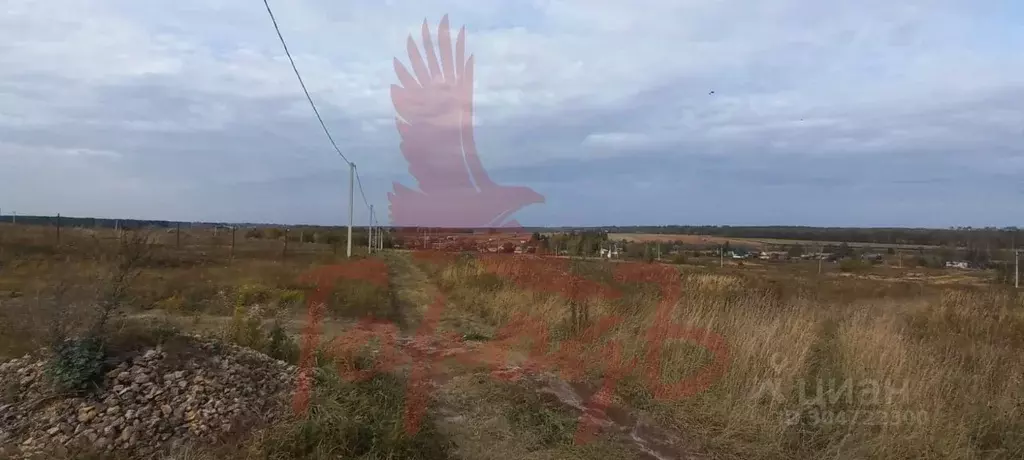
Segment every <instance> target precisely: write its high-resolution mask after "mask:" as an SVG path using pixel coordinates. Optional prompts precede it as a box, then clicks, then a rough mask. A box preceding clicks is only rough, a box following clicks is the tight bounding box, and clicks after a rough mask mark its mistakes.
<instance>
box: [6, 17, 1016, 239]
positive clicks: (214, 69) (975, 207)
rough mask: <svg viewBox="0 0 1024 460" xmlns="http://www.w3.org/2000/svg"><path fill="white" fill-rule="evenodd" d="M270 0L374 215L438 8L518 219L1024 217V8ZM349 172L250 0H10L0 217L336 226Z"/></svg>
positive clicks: (394, 171)
mask: <svg viewBox="0 0 1024 460" xmlns="http://www.w3.org/2000/svg"><path fill="white" fill-rule="evenodd" d="M270 3H271V6H272V7H273V8H274V13H275V15H276V16H277V19H278V21H279V24H280V26H281V30H282V33H283V34H284V36H285V38H286V39H287V41H288V44H289V47H290V48H291V50H292V53H293V55H294V57H295V59H296V63H297V65H298V67H299V70H300V71H301V72H302V74H303V77H304V79H305V81H306V84H307V86H308V88H309V90H310V92H311V94H312V97H313V98H314V100H316V101H317V103H318V105H319V108H320V110H321V112H322V114H323V115H324V119H325V121H326V123H327V125H328V127H329V128H330V129H331V131H332V134H333V135H334V137H335V138H336V139H337V140H338V143H339V145H340V146H341V148H342V150H343V151H344V152H345V154H346V155H347V156H348V157H349V158H350V159H352V160H353V161H355V162H356V163H357V164H358V168H359V170H360V176H361V181H362V183H363V186H364V190H365V192H366V196H367V199H368V200H369V202H370V203H372V204H374V205H375V207H376V208H377V209H385V210H386V209H387V204H388V199H387V196H386V193H387V192H388V191H390V190H391V189H392V184H393V182H395V181H398V182H401V183H403V184H405V185H407V186H409V187H416V181H415V179H413V178H412V176H410V173H409V170H408V165H407V164H406V162H405V159H404V158H403V156H402V154H401V152H400V150H399V142H400V138H399V136H398V133H397V130H396V128H395V124H394V116H395V110H394V108H393V106H392V102H391V98H390V93H389V90H390V89H389V88H390V85H391V84H394V83H398V81H397V77H396V75H395V70H394V68H393V66H392V59H393V58H395V57H398V58H399V59H400V60H401V61H403V62H408V55H407V54H406V38H407V37H408V36H409V34H413V36H414V37H415V38H416V39H417V41H418V42H419V41H420V40H419V29H420V27H421V25H422V22H423V21H424V20H425V19H426V20H427V21H428V22H429V24H430V26H431V28H435V27H436V25H437V23H438V21H439V20H440V19H441V17H442V16H443V15H445V14H448V15H449V18H450V20H451V23H452V26H453V28H458V27H460V26H463V25H465V27H466V29H467V36H468V39H467V45H466V46H467V54H469V53H471V54H473V56H474V59H475V80H476V81H475V95H474V99H475V110H476V113H475V115H476V117H475V125H476V142H477V149H478V151H479V152H480V156H481V159H482V161H483V164H484V166H485V167H486V168H487V170H488V172H489V173H490V175H491V177H492V179H494V180H495V181H496V182H498V183H500V184H507V185H522V186H528V187H530V188H532V189H534V190H536V191H537V192H539V193H541V194H542V195H544V196H545V198H546V202H545V203H544V204H537V205H531V206H529V207H527V208H525V209H523V210H522V211H520V212H519V213H517V214H516V216H515V217H516V218H517V219H518V220H519V221H520V222H521V223H522V224H523V225H603V224H622V225H628V224H730V225H743V224H750V225H766V224H794V225H795V224H802V225H851V226H890V225H898V226H939V227H944V226H950V225H975V226H980V225H999V226H1003V225H1022V224H1024V27H1021V26H1020V24H1022V23H1024V2H1019V1H1011V0H1005V1H995V0H981V1H967V0H961V1H951V0H903V1H899V2H890V1H882V0H858V1H853V0H835V1H828V2H822V1H815V0H763V1H757V2H751V1H746V0H631V1H621V0H619V1H611V0H520V1H508V0H502V1H497V0H493V1H480V0H448V1H440V0H345V1H335V0H330V1H328V0H271V2H270ZM712 91H713V92H714V93H713V94H711V92H712ZM347 175H348V174H347V168H346V166H345V163H344V162H343V161H342V160H341V159H340V158H339V157H338V156H337V154H336V153H335V152H334V151H333V149H332V148H331V146H330V144H329V143H328V141H327V139H326V138H325V136H324V135H323V132H322V130H321V128H320V126H319V124H318V122H317V121H316V119H315V117H314V115H313V113H312V110H311V109H310V107H309V105H308V102H307V101H306V100H305V97H304V96H303V94H302V92H301V88H300V87H299V85H298V82H297V81H296V79H295V75H294V74H293V73H292V70H291V67H289V64H288V61H287V58H286V57H285V55H284V52H283V50H282V48H281V45H280V42H278V39H277V36H276V35H275V33H274V29H273V26H272V24H271V22H270V19H269V17H268V15H267V12H266V9H265V8H264V6H263V4H262V3H261V2H260V1H258V0H247V1H242V0H174V1H168V0H159V1H158V0H153V1H145V2H143V1H137V0H103V1H101V0H93V1H88V0H46V1H42V0H38V1H26V0H8V1H6V2H5V9H4V10H3V11H0V211H2V212H3V213H4V214H9V213H10V212H11V211H17V212H18V213H19V214H55V213H58V212H59V213H61V214H63V215H78V216H105V217H134V218H152V219H172V220H213V221H260V222H279V223H313V224H338V223H342V222H344V221H346V220H347V189H348V184H347ZM357 201H358V202H360V203H361V201H362V200H361V199H357ZM366 214H367V213H366V211H365V209H363V206H361V205H360V206H357V207H356V218H357V219H359V220H357V221H365V219H366V217H365V216H366Z"/></svg>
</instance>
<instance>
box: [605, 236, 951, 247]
mask: <svg viewBox="0 0 1024 460" xmlns="http://www.w3.org/2000/svg"><path fill="white" fill-rule="evenodd" d="M608 239H610V240H615V241H619V240H625V241H629V242H640V243H644V242H664V243H670V242H677V241H678V242H682V243H683V244H692V245H708V246H712V245H721V244H725V243H727V242H728V243H730V244H734V245H735V244H744V243H745V244H749V245H753V246H757V247H763V246H766V245H772V246H789V245H794V244H799V245H802V246H807V247H811V248H814V247H817V246H821V245H833V246H839V245H840V244H843V242H842V241H809V240H781V239H776V238H732V237H724V236H711V235H668V234H656V233H610V234H608ZM847 244H848V245H849V246H850V247H852V248H877V249H888V248H893V249H907V250H910V249H931V248H934V246H923V245H909V244H883V243H858V242H848V243H847Z"/></svg>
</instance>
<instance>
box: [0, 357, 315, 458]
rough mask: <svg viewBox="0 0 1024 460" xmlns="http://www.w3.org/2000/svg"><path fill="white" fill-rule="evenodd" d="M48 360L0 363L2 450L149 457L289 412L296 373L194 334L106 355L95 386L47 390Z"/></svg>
mask: <svg viewBox="0 0 1024 460" xmlns="http://www.w3.org/2000/svg"><path fill="white" fill-rule="evenodd" d="M46 364H47V358H46V357H45V356H26V357H24V358H21V359H16V360H12V361H8V362H5V363H2V364H0V458H4V457H13V458H35V457H38V458H52V457H54V456H64V455H68V454H69V453H75V452H83V451H91V452H98V453H101V452H109V453H121V454H124V455H127V456H129V457H131V458H151V457H153V456H155V455H157V454H159V453H161V452H167V451H170V450H173V449H175V448H178V447H182V446H186V445H187V446H202V445H213V444H215V443H218V442H224V441H225V440H230V439H238V436H240V435H243V434H244V433H247V432H249V430H252V429H255V428H259V427H265V426H269V425H270V424H273V423H275V422H277V421H280V420H282V419H283V418H284V417H287V416H288V402H289V398H290V397H291V396H292V394H293V391H294V386H295V377H296V368H295V366H291V365H288V364H287V363H284V362H282V361H277V360H275V359H273V358H271V357H269V356H266V355H264V354H261V353H258V352H256V351H253V350H251V349H248V348H242V347H237V346H234V345H227V344H222V343H219V342H216V341H209V340H204V339H201V338H197V337H189V338H188V344H187V346H185V347H174V349H169V348H163V347H157V348H151V349H148V350H140V351H138V352H137V353H134V354H133V356H128V357H124V358H123V359H122V360H121V361H120V362H119V363H116V364H115V363H111V364H110V366H109V369H110V370H109V371H108V372H106V374H105V375H104V377H103V378H102V381H101V382H99V383H97V384H96V385H95V388H93V389H92V390H91V391H87V392H85V393H84V394H78V395H75V396H69V395H62V394H56V393H54V390H53V387H52V385H51V383H50V382H49V379H48V378H47V375H46V372H45V370H46ZM5 401H6V403H5Z"/></svg>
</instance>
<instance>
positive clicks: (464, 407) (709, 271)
mask: <svg viewBox="0 0 1024 460" xmlns="http://www.w3.org/2000/svg"><path fill="white" fill-rule="evenodd" d="M135 236H138V235H135ZM135 236H131V235H130V236H129V237H127V238H126V239H124V240H122V239H120V238H119V236H118V235H117V234H115V233H113V232H110V231H106V232H104V231H94V230H90V231H82V230H66V231H65V232H64V234H62V235H61V243H60V245H57V244H56V243H55V241H56V239H55V237H54V235H53V234H52V229H50V228H40V227H26V226H10V225H6V226H0V359H7V358H12V357H17V356H21V355H22V354H24V353H26V352H29V351H32V350H35V349H38V348H40V347H45V346H47V345H48V344H50V343H52V342H53V340H54V337H55V336H65V335H69V334H70V335H74V334H75V333H76V332H80V331H82V330H84V328H85V327H86V326H87V325H88V324H90V322H91V321H92V320H93V317H94V316H95V315H96V314H97V311H98V310H97V308H96V305H97V304H99V303H102V302H103V301H104V299H108V298H110V296H111V292H114V291H117V292H120V291H118V289H115V288H116V287H118V286H121V288H123V291H124V292H123V295H120V297H118V298H119V299H120V301H119V305H118V309H117V310H118V315H117V317H116V318H115V319H114V320H113V322H112V324H113V326H112V327H111V328H110V329H111V332H109V333H110V334H111V335H120V336H121V339H120V340H121V341H122V342H124V341H126V340H137V341H139V342H140V343H141V342H145V341H146V340H147V339H146V338H145V337H146V335H147V334H149V335H153V334H156V332H154V331H166V330H174V331H192V332H202V333H205V334H208V335H214V336H217V337H220V338H222V339H223V340H226V341H231V342H234V343H239V344H242V345H245V346H250V347H252V348H255V349H258V350H261V351H264V352H267V353H268V354H272V355H273V356H275V357H279V358H280V359H284V360H288V361H291V362H293V363H294V362H297V360H298V356H299V349H298V347H299V345H298V344H299V343H300V340H299V338H300V337H299V336H300V334H301V331H302V328H303V326H304V325H305V324H306V323H307V321H308V308H307V305H306V302H305V301H306V300H308V299H307V298H306V296H307V294H308V293H309V292H310V289H311V287H312V284H311V281H310V279H309V277H308V276H304V275H307V274H309V273H311V272H313V273H316V272H317V271H318V270H321V271H322V270H327V271H334V272H346V270H347V272H346V273H349V274H353V273H355V274H360V273H357V272H360V271H368V270H377V269H378V268H375V267H385V268H379V269H381V270H384V271H386V272H387V273H386V274H385V278H384V279H386V280H387V281H386V283H385V284H384V285H377V284H373V283H367V282H360V281H356V280H352V279H345V278H344V277H342V278H341V279H339V282H338V284H336V285H335V287H334V288H333V289H332V290H331V292H330V295H328V296H326V297H325V298H324V303H325V311H326V312H327V317H326V318H325V322H324V327H323V334H324V335H325V336H327V337H326V339H329V338H331V337H348V336H351V335H352V334H353V330H354V329H353V328H354V327H355V323H356V321H357V320H358V319H360V318H363V317H365V316H366V315H370V314H372V315H373V316H375V317H378V318H384V319H387V320H388V321H390V322H391V323H392V324H394V325H395V328H394V330H395V332H394V333H395V334H397V335H398V336H400V338H401V340H400V342H401V343H407V345H403V347H404V348H403V350H406V351H405V352H408V353H412V354H413V355H416V353H417V352H414V351H413V350H421V349H429V350H430V351H429V352H427V351H423V352H422V353H421V355H422V356H434V357H435V358H431V359H432V360H433V361H431V362H432V363H433V364H431V370H432V372H430V373H429V377H427V378H426V381H427V382H429V385H428V386H429V387H430V388H431V390H430V391H429V392H427V394H428V396H429V398H427V400H428V403H427V404H426V406H425V407H426V408H425V415H424V421H423V424H422V426H421V427H420V429H419V430H418V431H417V432H416V433H415V434H414V435H410V434H407V433H406V432H405V431H403V424H404V423H405V421H406V420H407V413H406V411H407V407H408V404H409V402H410V400H409V398H411V397H413V396H414V395H415V394H417V393H415V392H410V390H409V388H415V387H416V385H412V384H411V383H410V382H421V383H422V382H423V378H424V377H423V375H426V374H421V373H419V372H420V371H421V370H422V369H420V368H418V367H417V366H416V365H413V366H412V367H409V366H405V365H402V366H398V367H396V368H395V369H394V370H393V371H392V372H387V373H382V374H380V375H377V376H375V377H373V378H372V379H369V380H367V381H364V382H361V383H354V382H349V381H346V380H344V379H341V378H339V377H338V373H337V371H336V370H335V368H334V365H335V364H336V363H337V362H339V360H342V361H344V360H346V359H348V360H352V362H356V361H358V360H365V359H368V358H366V356H368V355H365V354H363V353H365V352H366V351H367V350H365V349H362V350H361V351H358V353H356V355H352V356H348V355H345V356H340V357H339V356H335V357H333V358H331V357H330V356H329V354H330V353H331V352H332V350H328V349H324V350H321V352H322V353H323V354H324V358H323V359H319V358H318V360H317V361H316V362H315V366H317V368H319V369H320V372H318V374H317V375H319V376H320V377H319V378H318V380H317V384H316V386H315V388H314V391H313V394H312V396H311V404H312V406H313V410H310V411H309V412H308V413H306V414H305V415H303V416H298V417H294V418H293V419H292V420H289V421H287V422H286V423H285V424H283V425H282V426H279V427H273V428H272V429H269V430H266V431H265V432H260V433H253V434H252V436H251V437H249V438H247V439H244V440H240V441H239V443H238V444H233V445H230V446H222V449H220V450H218V449H204V450H196V451H189V452H188V453H187V455H186V456H185V457H186V458H281V459H283V458H339V457H341V458H366V459H369V458H422V459H441V458H463V459H491V458H494V459H498V458H501V459H506V458H533V459H563V458H573V459H582V458H593V459H605V458H653V457H651V454H650V453H645V452H648V451H657V452H660V453H661V455H662V456H663V457H667V458H722V459H750V458H753V459H790V458H825V457H827V458H836V459H862V458H878V459H883V458H884V459H890V458H896V459H912V458H958V459H982V458H1007V459H1010V458H1021V457H1024V413H1022V411H1024V405H1022V404H1024V361H1022V360H1021V359H1019V356H1020V355H1021V353H1022V352H1024V296H1021V295H1020V293H1019V292H1015V291H1013V290H1011V289H1007V288H1005V287H999V286H995V285H991V284H987V283H985V282H984V280H982V279H980V278H978V277H975V276H969V275H961V276H955V275H951V274H949V273H945V272H941V271H934V272H932V271H927V270H917V271H908V270H904V271H896V270H895V269H893V268H892V267H874V268H869V269H866V270H864V271H860V272H857V273H841V272H839V271H837V270H835V269H831V270H826V272H825V273H824V274H821V275H819V274H818V273H817V271H816V269H815V268H814V267H811V266H810V265H806V264H757V263H747V264H744V265H743V266H739V265H737V264H732V263H730V264H727V265H726V266H725V267H717V266H713V265H711V266H697V265H685V264H684V265H661V264H642V263H628V262H622V263H607V262H602V261H580V260H569V259H552V258H537V257H530V256H511V255H457V254H441V253H432V252H404V251H390V252H387V253H384V254H380V255H374V256H372V257H369V256H367V255H366V254H362V253H360V254H358V257H357V259H356V260H346V259H345V258H344V255H343V251H341V253H340V254H336V253H335V250H334V248H333V247H332V246H331V245H324V244H315V243H304V244H299V243H295V242H290V243H289V245H290V246H289V251H290V252H288V253H284V252H283V246H284V244H283V242H282V241H280V240H270V241H268V240H266V239H260V240H253V239H246V238H243V237H242V236H241V235H236V240H235V243H234V249H233V250H231V249H230V246H229V244H230V243H229V242H228V241H226V240H224V239H221V240H219V241H218V240H214V239H213V237H212V236H211V235H209V234H206V233H201V234H195V235H190V236H189V237H187V238H186V239H185V240H187V241H189V243H187V244H181V243H179V241H178V240H177V238H175V235H172V234H169V233H167V232H162V233H158V234H151V235H149V237H150V239H149V240H147V241H148V243H147V244H144V245H142V246H133V245H132V244H129V243H130V242H132V241H140V240H139V239H136V238H135ZM223 236H224V235H219V237H221V238H223ZM126 241H127V242H128V243H126ZM730 241H736V240H735V239H730ZM144 242H145V241H144ZM215 242H216V244H215ZM360 249H361V248H360ZM141 251H145V252H146V254H145V257H144V258H140V259H139V261H138V263H136V264H135V265H131V267H130V268H132V270H131V271H132V276H130V277H125V276H120V275H123V274H124V273H126V270H125V265H126V264H125V260H128V259H131V255H132V254H133V253H135V252H141ZM911 273H913V274H914V276H910V274H911ZM119 274H120V275H119ZM374 276H376V275H374ZM437 299H441V301H440V302H438V301H437ZM666 307H667V308H666ZM609 320H614V321H613V322H608V321H609ZM659 324H660V325H663V326H664V325H666V324H674V325H678V327H681V328H699V329H700V330H702V331H703V332H701V333H699V334H689V335H686V334H684V335H685V337H686V338H685V339H684V340H669V341H667V342H665V343H664V345H663V346H662V347H660V348H659V349H657V350H655V352H654V353H652V352H651V346H650V345H648V344H649V343H650V341H649V340H645V337H646V334H647V333H648V332H649V331H651V330H654V329H652V327H653V326H654V325H659ZM275 330H283V331H285V332H286V333H287V334H288V335H289V336H290V337H291V340H290V341H288V342H287V343H286V344H285V345H284V346H282V344H281V343H280V342H279V341H277V342H275V341H274V340H271V337H272V336H273V331H275ZM140 331H141V332H140ZM146 331H149V332H146ZM133 334H134V335H133ZM712 336H714V337H720V338H721V341H722V342H721V343H718V344H717V345H715V344H714V341H713V340H712V341H709V337H712ZM544 337H546V338H547V339H546V340H547V341H546V342H544V341H543V340H542V339H543V338H544ZM326 342H327V340H322V341H321V343H326ZM542 343H543V344H544V345H538V344H542ZM701 343H703V346H702V345H700V344H701ZM272 344H273V345H272ZM417 347H419V348H417ZM371 348H372V346H371ZM559 350H562V352H559ZM723 351H724V352H725V354H724V355H723V354H722V352H723ZM318 356H319V355H318ZM437 356H442V357H447V358H446V359H441V358H436V357H437ZM723 356H725V359H723ZM462 358H466V359H462ZM470 358H471V359H470ZM424 359H425V358H424ZM346 362H347V361H346ZM538 363H539V364H538ZM718 365H721V369H718V370H720V371H721V372H712V373H710V374H705V372H706V371H707V370H708V369H713V370H714V369H716V366H718ZM417 369H420V370H417ZM652 369H653V372H654V374H649V372H650V371H651V370H652ZM519 371H522V373H523V376H522V377H521V378H518V379H514V378H508V377H507V376H508V375H509V374H508V373H509V372H511V373H513V374H514V373H516V372H519ZM517 375H518V374H517ZM652 375H653V377H652ZM695 375H709V376H710V377H709V378H708V379H706V381H702V382H700V384H699V385H697V387H695V388H696V390H694V391H693V392H692V394H691V393H687V392H683V393H684V394H676V395H672V397H668V396H666V395H665V394H663V393H661V392H659V391H658V389H659V388H663V387H665V386H667V385H669V384H670V383H671V382H674V381H678V380H680V379H686V378H688V376H689V377H692V376H695ZM417 376H418V377H417ZM602 382H603V383H602ZM417 385H419V384H417ZM697 390H699V391H697ZM597 395H600V396H601V397H600V398H598V399H601V400H603V401H604V403H603V404H604V405H605V406H606V407H605V408H604V410H603V412H604V414H605V416H607V418H608V419H610V420H612V421H613V422H614V423H613V424H612V426H611V427H606V428H605V429H604V430H602V431H600V432H599V433H598V434H597V435H596V437H595V438H594V439H593V441H592V442H589V443H579V442H576V441H575V439H576V437H577V436H579V434H580V427H581V426H582V425H581V423H582V422H581V419H580V414H581V410H580V407H578V406H580V405H581V404H582V405H586V402H587V401H588V400H590V399H592V398H597ZM605 396H607V399H606V400H605V399H604V397H605ZM413 399H415V398H413ZM620 428H625V429H620ZM655 433H660V434H655ZM367 439H372V440H373V441H372V442H367Z"/></svg>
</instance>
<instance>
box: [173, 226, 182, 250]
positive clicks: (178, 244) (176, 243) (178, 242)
mask: <svg viewBox="0 0 1024 460" xmlns="http://www.w3.org/2000/svg"><path fill="white" fill-rule="evenodd" d="M174 247H175V248H177V249H181V222H178V223H176V224H175V229H174Z"/></svg>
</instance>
